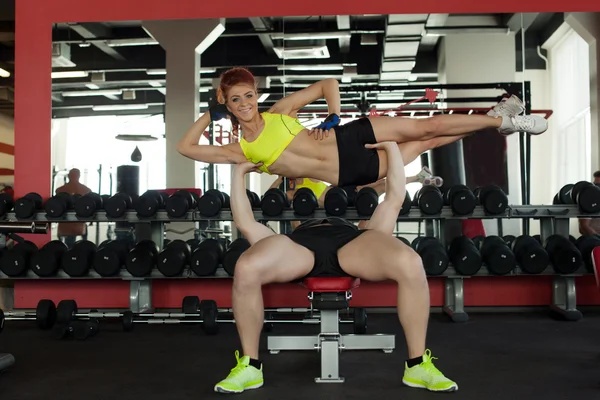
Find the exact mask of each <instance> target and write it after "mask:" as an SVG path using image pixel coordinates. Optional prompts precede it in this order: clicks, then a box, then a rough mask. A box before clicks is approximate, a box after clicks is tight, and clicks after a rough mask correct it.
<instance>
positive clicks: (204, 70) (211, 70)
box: [146, 67, 217, 75]
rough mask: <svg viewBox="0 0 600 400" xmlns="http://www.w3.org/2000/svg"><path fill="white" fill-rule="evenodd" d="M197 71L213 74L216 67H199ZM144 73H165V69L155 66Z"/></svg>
mask: <svg viewBox="0 0 600 400" xmlns="http://www.w3.org/2000/svg"><path fill="white" fill-rule="evenodd" d="M199 72H200V73H201V74H214V73H215V72H217V69H216V68H210V67H208V68H200V70H199ZM146 74H148V75H166V74H167V70H166V69H165V68H156V69H147V70H146Z"/></svg>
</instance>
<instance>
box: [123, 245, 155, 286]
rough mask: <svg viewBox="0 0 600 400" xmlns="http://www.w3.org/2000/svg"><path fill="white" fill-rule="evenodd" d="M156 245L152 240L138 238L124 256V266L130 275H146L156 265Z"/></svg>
mask: <svg viewBox="0 0 600 400" xmlns="http://www.w3.org/2000/svg"><path fill="white" fill-rule="evenodd" d="M157 255H158V246H157V245H156V243H154V242H153V241H152V240H140V241H139V242H138V243H137V244H136V245H135V246H134V247H133V249H131V250H129V253H127V257H126V258H125V268H126V269H127V271H129V273H130V274H131V276H135V277H137V278H140V277H143V276H148V275H150V272H152V269H153V268H154V266H155V265H156V256H157Z"/></svg>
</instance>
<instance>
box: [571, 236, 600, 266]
mask: <svg viewBox="0 0 600 400" xmlns="http://www.w3.org/2000/svg"><path fill="white" fill-rule="evenodd" d="M576 246H577V249H578V250H579V252H580V253H581V257H582V259H583V262H584V264H585V268H586V269H587V271H588V272H594V265H593V263H592V250H594V248H595V247H598V246H600V237H598V236H597V235H583V236H580V237H579V238H578V239H577V241H576Z"/></svg>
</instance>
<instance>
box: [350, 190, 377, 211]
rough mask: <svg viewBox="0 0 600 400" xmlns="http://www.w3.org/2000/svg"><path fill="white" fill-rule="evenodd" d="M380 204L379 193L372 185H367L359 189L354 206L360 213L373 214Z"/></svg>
mask: <svg viewBox="0 0 600 400" xmlns="http://www.w3.org/2000/svg"><path fill="white" fill-rule="evenodd" d="M378 204H379V194H377V190H375V189H373V188H372V187H369V186H365V187H363V188H362V189H360V190H359V191H358V193H357V194H356V198H355V199H354V207H356V212H357V213H358V215H366V216H370V215H373V212H374V211H375V209H376V208H377V205H378Z"/></svg>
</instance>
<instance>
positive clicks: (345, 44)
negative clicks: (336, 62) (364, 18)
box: [335, 15, 350, 53]
mask: <svg viewBox="0 0 600 400" xmlns="http://www.w3.org/2000/svg"><path fill="white" fill-rule="evenodd" d="M335 20H336V22H337V28H338V30H340V31H346V30H349V29H350V16H349V15H337V16H336V17H335ZM338 42H339V45H340V51H341V52H342V53H349V52H350V38H340V39H338Z"/></svg>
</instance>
